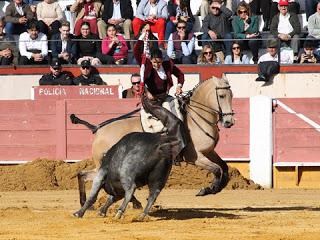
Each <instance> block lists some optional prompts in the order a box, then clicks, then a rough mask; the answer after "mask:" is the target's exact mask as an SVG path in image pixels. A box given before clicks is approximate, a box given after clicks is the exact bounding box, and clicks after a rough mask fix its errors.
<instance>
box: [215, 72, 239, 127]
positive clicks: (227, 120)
mask: <svg viewBox="0 0 320 240" xmlns="http://www.w3.org/2000/svg"><path fill="white" fill-rule="evenodd" d="M214 82H215V85H216V86H215V91H216V98H217V99H216V101H217V104H218V109H219V118H220V119H219V120H220V121H221V123H222V125H223V126H224V127H225V128H230V127H232V126H233V125H234V118H233V111H232V97H233V94H232V91H231V87H230V85H229V82H228V80H227V78H226V77H225V75H223V76H222V78H215V79H214Z"/></svg>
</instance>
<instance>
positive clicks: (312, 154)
mask: <svg viewBox="0 0 320 240" xmlns="http://www.w3.org/2000/svg"><path fill="white" fill-rule="evenodd" d="M277 103H278V104H277V105H278V106H277V107H276V108H275V113H274V164H273V166H274V175H273V182H274V187H276V188H294V187H295V188H297V187H301V188H319V187H320V182H319V177H320V173H319V170H320V158H319V156H320V125H319V122H320V98H312V99H310V98H307V99H303V98H299V99H279V100H278V102H277Z"/></svg>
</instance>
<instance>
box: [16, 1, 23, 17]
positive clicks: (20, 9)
mask: <svg viewBox="0 0 320 240" xmlns="http://www.w3.org/2000/svg"><path fill="white" fill-rule="evenodd" d="M14 6H15V7H16V10H17V12H18V13H19V14H20V15H21V16H23V15H24V13H23V10H22V5H19V6H18V5H17V4H16V3H15V4H14Z"/></svg>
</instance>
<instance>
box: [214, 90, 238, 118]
mask: <svg viewBox="0 0 320 240" xmlns="http://www.w3.org/2000/svg"><path fill="white" fill-rule="evenodd" d="M226 89H227V90H230V91H231V87H230V86H225V87H216V96H217V103H218V108H219V113H218V114H219V119H221V121H222V118H223V117H224V116H229V115H231V116H233V115H234V112H233V111H232V112H227V113H224V112H222V109H221V105H220V102H219V95H218V90H226Z"/></svg>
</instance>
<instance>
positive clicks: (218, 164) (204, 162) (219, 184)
mask: <svg viewBox="0 0 320 240" xmlns="http://www.w3.org/2000/svg"><path fill="white" fill-rule="evenodd" d="M208 157H209V158H207V157H206V156H204V155H203V154H201V153H199V154H198V159H197V160H196V161H195V164H196V165H197V166H199V167H201V168H203V169H206V170H208V171H209V172H211V173H213V175H214V179H213V180H212V184H211V186H209V187H206V188H202V189H201V190H200V191H199V193H198V194H197V196H205V195H207V194H215V193H218V192H220V191H221V190H222V189H223V188H224V187H225V186H226V185H227V183H228V179H229V178H228V165H227V164H226V163H225V162H224V161H223V160H222V159H221V158H220V157H219V155H218V154H217V153H216V152H214V153H212V155H210V156H208Z"/></svg>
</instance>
